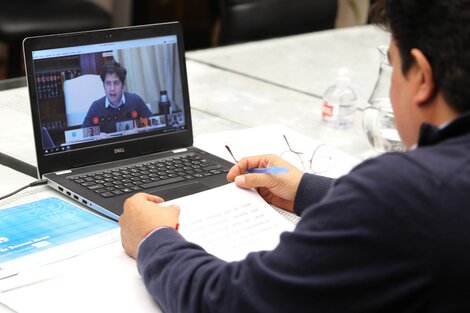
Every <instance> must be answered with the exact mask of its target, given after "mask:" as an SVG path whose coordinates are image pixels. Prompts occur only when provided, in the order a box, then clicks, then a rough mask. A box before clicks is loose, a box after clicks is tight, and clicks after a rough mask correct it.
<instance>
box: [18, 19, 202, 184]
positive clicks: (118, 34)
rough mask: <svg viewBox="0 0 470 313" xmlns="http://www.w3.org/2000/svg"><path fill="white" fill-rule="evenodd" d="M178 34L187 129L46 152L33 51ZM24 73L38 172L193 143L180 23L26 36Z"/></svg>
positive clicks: (53, 170) (120, 158)
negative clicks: (52, 152) (43, 141)
mask: <svg viewBox="0 0 470 313" xmlns="http://www.w3.org/2000/svg"><path fill="white" fill-rule="evenodd" d="M168 35H176V36H177V47H178V49H177V50H178V58H179V63H180V69H181V73H180V74H181V86H182V93H183V95H182V96H183V107H184V114H185V121H186V129H185V130H180V131H177V132H171V133H163V134H162V133H159V134H155V135H151V136H148V137H145V138H130V139H128V138H125V137H123V138H122V139H123V140H120V141H115V142H103V143H102V144H101V143H100V145H99V146H93V147H84V148H81V149H77V150H70V151H64V152H63V153H56V154H45V153H44V150H43V146H42V138H41V132H40V129H41V121H40V115H39V106H38V105H37V104H38V100H39V99H38V98H37V97H38V93H37V90H36V83H35V69H34V62H33V58H32V52H33V51H37V50H44V49H54V48H61V47H73V46H80V45H89V44H100V43H106V42H115V41H125V40H134V39H145V38H152V37H159V36H168ZM23 51H24V58H25V64H26V75H27V82H28V90H29V96H30V103H31V114H32V120H33V128H34V137H35V148H36V157H37V162H38V174H39V177H42V175H43V174H45V173H50V172H58V171H63V170H69V169H73V168H75V167H81V166H85V165H93V164H101V163H105V162H110V161H116V160H122V159H125V158H131V157H136V156H139V155H145V154H150V153H157V152H161V151H168V150H172V149H177V148H181V147H187V146H191V145H192V144H193V134H192V122H191V112H190V105H189V92H188V83H187V74H186V61H185V55H184V51H185V50H184V42H183V33H182V27H181V24H180V23H178V22H172V23H163V24H152V25H143V26H132V27H123V28H115V29H106V30H98V31H86V32H77V33H67V34H59V35H49V36H36V37H29V38H26V39H25V40H24V41H23Z"/></svg>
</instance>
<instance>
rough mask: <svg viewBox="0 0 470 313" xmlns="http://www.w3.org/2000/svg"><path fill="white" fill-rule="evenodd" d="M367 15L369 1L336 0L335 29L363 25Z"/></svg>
mask: <svg viewBox="0 0 470 313" xmlns="http://www.w3.org/2000/svg"><path fill="white" fill-rule="evenodd" d="M312 1H314V0H312ZM368 13H369V0H338V16H337V18H336V27H348V26H354V25H362V24H365V23H366V22H367V17H368Z"/></svg>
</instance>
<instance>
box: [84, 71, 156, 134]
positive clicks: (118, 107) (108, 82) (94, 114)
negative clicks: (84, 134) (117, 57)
mask: <svg viewBox="0 0 470 313" xmlns="http://www.w3.org/2000/svg"><path fill="white" fill-rule="evenodd" d="M126 75H127V71H126V69H125V68H123V67H121V65H120V64H119V63H117V62H113V63H110V64H105V65H104V66H103V69H102V71H101V75H100V77H101V80H102V81H103V87H104V90H105V93H106V96H104V97H102V98H100V99H98V100H96V101H95V102H93V103H92V105H91V106H90V108H89V109H88V113H87V115H86V116H85V120H84V121H83V124H82V127H90V126H99V127H100V132H102V133H113V132H116V123H117V122H121V121H127V120H136V119H139V118H143V117H149V116H152V112H150V110H149V108H148V107H147V105H146V104H145V102H144V101H143V100H142V98H141V97H139V96H138V95H136V94H133V93H130V92H124V83H125V81H126Z"/></svg>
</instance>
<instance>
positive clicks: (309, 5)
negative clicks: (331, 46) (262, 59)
mask: <svg viewBox="0 0 470 313" xmlns="http://www.w3.org/2000/svg"><path fill="white" fill-rule="evenodd" d="M219 6H220V34H219V37H218V44H219V45H226V44H232V43H240V42H245V41H252V40H261V39H267V38H273V37H280V36H287V35H293V34H300V33H306V32H311V31H317V30H325V29H330V28H334V25H335V19H336V14H337V10H338V2H337V1H336V0H219Z"/></svg>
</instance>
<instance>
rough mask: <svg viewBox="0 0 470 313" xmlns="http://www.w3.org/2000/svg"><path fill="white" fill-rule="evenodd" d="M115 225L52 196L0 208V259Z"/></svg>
mask: <svg viewBox="0 0 470 313" xmlns="http://www.w3.org/2000/svg"><path fill="white" fill-rule="evenodd" d="M118 227H119V225H118V223H117V222H115V221H111V220H108V219H106V218H103V217H101V216H98V215H95V214H93V213H91V212H89V211H87V210H85V209H82V208H79V207H77V206H75V205H73V204H71V203H69V202H67V201H64V200H61V199H59V198H56V197H51V198H45V199H41V200H38V201H35V202H30V203H26V204H22V205H18V206H14V207H11V208H6V209H1V210H0V263H3V262H7V261H11V260H13V259H16V258H20V257H23V256H27V255H30V254H33V253H35V252H39V251H43V250H46V249H49V248H53V247H57V246H59V245H63V244H65V243H69V242H72V241H75V240H79V239H82V238H85V237H87V236H91V235H96V234H100V233H103V232H106V231H109V230H112V229H114V228H118Z"/></svg>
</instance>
